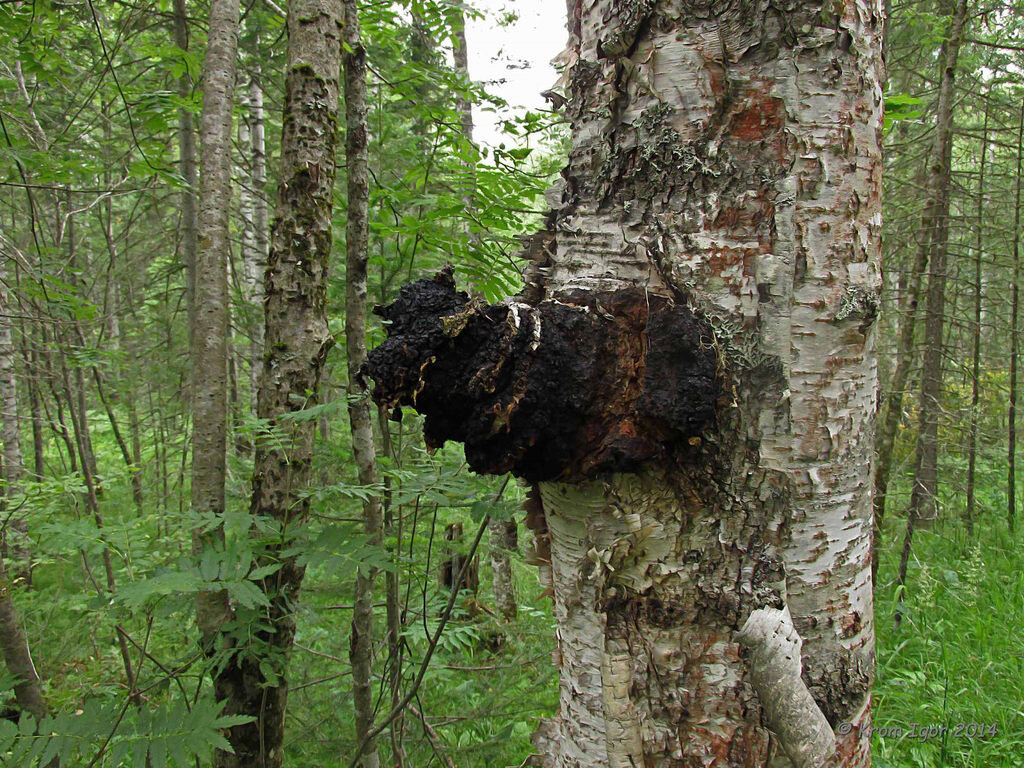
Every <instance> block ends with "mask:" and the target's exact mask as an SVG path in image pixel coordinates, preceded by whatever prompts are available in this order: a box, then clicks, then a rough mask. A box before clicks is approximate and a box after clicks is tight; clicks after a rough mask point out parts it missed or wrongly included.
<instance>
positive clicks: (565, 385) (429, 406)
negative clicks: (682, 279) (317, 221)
mask: <svg viewBox="0 0 1024 768" xmlns="http://www.w3.org/2000/svg"><path fill="white" fill-rule="evenodd" d="M374 311H375V312H376V313H377V314H378V315H380V316H381V317H383V318H384V319H385V320H387V321H389V325H388V327H387V333H388V338H387V340H386V341H385V342H384V343H383V344H381V345H380V346H379V347H377V348H376V349H374V350H373V351H372V352H370V354H369V359H368V361H367V364H366V367H365V370H366V372H367V373H368V374H369V375H370V377H372V378H373V380H374V382H375V384H376V387H375V389H374V393H373V397H374V400H375V401H376V402H378V403H380V404H382V405H383V406H385V407H386V408H388V409H392V408H399V407H401V406H411V407H413V408H415V409H416V410H417V411H419V412H420V413H422V414H423V415H424V416H425V417H426V420H425V424H424V432H425V436H426V440H427V444H428V445H430V446H432V447H438V446H441V445H442V444H444V442H445V441H446V440H457V441H459V442H462V443H464V444H465V448H466V459H467V461H468V462H469V465H470V467H471V468H472V469H473V470H474V471H476V472H480V473H486V474H504V473H505V472H512V473H513V474H515V475H516V476H518V477H522V478H524V479H526V480H530V481H534V482H537V481H541V480H555V479H558V480H563V481H574V480H582V479H585V478H590V477H594V476H595V475H597V474H598V473H601V472H610V471H620V472H622V471H625V472H628V471H633V470H635V469H637V468H638V467H639V466H640V465H641V464H642V463H643V462H645V461H650V460H652V459H662V458H665V457H666V456H667V455H669V454H671V453H672V452H673V451H676V450H679V451H685V450H687V449H689V444H688V441H689V439H690V438H693V437H696V436H697V435H699V434H700V432H701V430H702V428H703V427H704V426H705V425H706V424H707V422H708V421H709V420H710V419H711V418H712V416H713V415H714V412H715V402H716V400H717V399H718V393H719V389H720V386H719V381H718V379H717V377H716V369H717V365H718V359H717V354H716V350H715V347H714V344H713V336H712V333H711V331H710V329H709V328H708V327H707V326H706V325H705V324H704V323H703V322H702V321H700V320H699V319H698V318H697V317H695V316H694V315H693V313H692V312H691V311H690V310H689V309H688V308H686V307H684V306H681V305H679V304H677V303H675V302H673V301H672V300H671V299H668V298H665V297H662V296H657V295H653V294H649V293H647V292H646V291H644V290H643V289H642V288H627V289H622V290H617V291H612V292H605V293H591V292H582V291H579V292H572V293H567V294H564V295H561V296H559V297H558V299H557V300H546V301H543V302H541V303H539V304H537V305H530V304H525V303H520V302H516V301H514V300H512V301H509V302H506V303H501V304H490V305H485V304H483V303H482V302H479V301H475V300H470V298H469V296H468V295H467V294H466V293H465V292H461V291H456V289H455V281H454V279H453V277H452V272H451V270H450V269H445V270H444V271H442V272H439V273H438V274H437V275H435V276H434V277H433V278H428V279H424V280H419V281H417V282H415V283H411V284H409V285H406V286H404V287H403V288H402V290H401V293H400V295H399V297H398V298H397V299H396V300H395V301H394V302H393V303H392V304H390V305H388V306H387V307H378V308H377V309H375V310H374ZM690 450H692V449H690Z"/></svg>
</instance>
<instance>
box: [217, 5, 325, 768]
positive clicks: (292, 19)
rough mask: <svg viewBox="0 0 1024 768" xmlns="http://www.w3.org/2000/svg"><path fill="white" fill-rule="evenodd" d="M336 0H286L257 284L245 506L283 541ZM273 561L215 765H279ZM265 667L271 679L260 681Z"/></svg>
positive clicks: (289, 567) (320, 205)
mask: <svg viewBox="0 0 1024 768" xmlns="http://www.w3.org/2000/svg"><path fill="white" fill-rule="evenodd" d="M341 26H342V8H341V2H340V0H293V2H291V3H289V5H288V18H287V29H288V59H287V76H286V80H285V96H284V120H283V123H282V137H281V171H280V174H279V175H278V187H277V205H276V208H275V211H274V225H273V228H272V230H271V237H270V253H269V257H268V261H267V273H266V280H265V283H264V286H265V290H266V294H265V299H264V307H265V310H266V326H265V327H266V340H265V344H266V354H265V357H264V363H265V364H264V368H263V372H262V377H261V379H260V388H259V399H258V410H257V415H258V416H259V418H260V419H263V420H266V422H267V424H268V425H269V426H270V428H271V429H272V430H273V431H274V438H273V439H271V440H267V441H262V442H259V443H258V444H257V447H256V458H255V467H254V471H253V495H252V506H251V511H252V514H253V515H254V516H260V517H265V518H269V519H270V520H271V521H272V522H273V523H274V524H275V525H277V526H279V527H280V530H281V544H280V547H281V548H288V547H289V546H290V545H291V542H292V537H293V535H294V534H295V533H296V532H297V531H298V530H300V529H301V527H302V526H303V525H304V523H305V521H306V517H307V513H308V511H309V499H308V497H307V496H306V494H305V491H306V489H307V488H308V486H309V482H310V477H311V467H312V460H313V430H314V427H315V421H313V420H310V419H300V420H293V419H290V418H289V416H290V415H291V414H294V413H296V412H297V411H301V410H303V409H305V408H309V407H313V406H315V405H317V403H319V402H320V379H321V375H322V373H323V366H324V361H325V360H326V358H327V352H328V350H329V349H330V347H331V345H332V343H333V339H332V336H331V334H330V331H329V329H328V325H327V309H326V303H327V273H328V265H329V259H330V252H331V238H332V234H331V232H332V230H331V212H332V202H333V191H334V177H335V147H336V144H337V131H338V95H339V91H338V85H339V83H338V80H339V73H340V68H341ZM267 560H268V562H275V563H276V562H280V563H281V568H280V569H279V570H278V571H277V572H276V573H274V574H272V575H270V576H268V577H267V578H266V579H264V580H263V582H262V588H263V590H264V592H265V593H266V595H267V598H268V600H269V601H270V606H269V607H268V608H267V609H266V612H265V614H263V615H261V616H260V617H259V620H260V621H261V622H265V623H268V624H269V625H270V626H272V627H273V631H272V632H266V631H254V632H253V633H252V636H251V638H250V639H249V642H248V643H247V644H246V646H245V647H241V646H240V647H238V648H237V649H236V655H235V656H234V658H233V659H232V660H231V662H230V663H229V664H228V665H227V666H226V667H225V668H224V669H223V671H221V672H220V673H219V674H218V676H217V678H216V680H215V685H216V690H217V696H218V699H221V700H224V701H226V702H227V704H226V707H225V711H226V712H229V713H234V714H247V715H251V716H253V717H255V718H256V720H255V722H253V723H249V724H247V725H240V726H236V727H234V728H231V729H230V731H229V733H228V740H229V741H230V742H231V745H232V747H233V748H234V750H235V754H233V755H232V754H228V753H226V752H222V751H218V752H217V755H216V761H217V765H218V766H219V767H220V768H279V767H280V766H281V765H282V761H283V759H284V718H285V711H286V704H287V697H288V677H287V672H288V669H287V663H288V658H289V655H290V652H291V648H292V643H293V641H294V638H295V618H294V612H295V606H296V602H297V600H298V596H299V590H300V588H301V585H302V577H303V575H304V572H305V569H304V568H303V567H301V566H300V565H299V564H298V563H297V562H296V561H295V559H294V558H284V559H281V557H280V555H279V554H276V553H275V552H273V551H272V552H270V553H268V555H267ZM268 663H269V664H270V665H271V667H272V669H273V671H274V673H275V679H273V680H268V679H267V677H266V676H265V674H264V673H265V671H266V670H267V664H268Z"/></svg>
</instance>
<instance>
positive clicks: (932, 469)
mask: <svg viewBox="0 0 1024 768" xmlns="http://www.w3.org/2000/svg"><path fill="white" fill-rule="evenodd" d="M966 21H967V0H957V2H956V7H955V9H954V12H953V16H952V18H951V19H950V27H949V34H948V37H947V39H946V40H945V41H944V42H943V47H942V57H941V61H942V78H941V84H940V88H939V106H938V110H937V112H936V117H935V149H934V150H933V156H932V157H933V162H936V165H934V166H933V168H932V173H933V174H935V175H936V176H937V177H938V178H937V181H936V184H937V187H938V190H939V194H937V195H936V198H937V199H938V200H939V201H940V207H939V210H938V216H937V218H936V220H935V222H934V224H933V228H934V236H933V237H932V243H931V245H932V249H931V258H930V259H929V267H928V296H927V303H926V306H925V337H924V361H923V364H922V368H921V397H920V402H919V403H918V408H919V422H918V434H917V452H916V456H915V464H914V481H913V487H912V490H911V496H910V509H909V510H908V513H907V514H908V518H909V519H910V521H911V523H912V524H913V525H917V524H918V523H920V522H922V521H932V520H934V519H935V518H936V517H937V516H938V504H937V500H938V490H939V489H938V484H939V464H938V460H939V455H938V440H939V417H940V414H941V413H942V406H941V403H940V401H939V398H940V395H941V389H942V348H943V347H942V341H943V338H942V337H943V329H944V327H945V319H946V316H945V305H946V277H947V266H946V262H947V255H948V251H949V187H950V174H951V171H952V154H953V100H954V97H955V80H956V69H957V61H958V59H959V54H960V43H961V41H962V40H963V33H964V26H965V24H966ZM908 541H909V539H908ZM904 576H905V573H904ZM899 581H900V583H901V584H902V583H904V582H903V579H902V578H901V579H900V580H899ZM901 594H902V593H901Z"/></svg>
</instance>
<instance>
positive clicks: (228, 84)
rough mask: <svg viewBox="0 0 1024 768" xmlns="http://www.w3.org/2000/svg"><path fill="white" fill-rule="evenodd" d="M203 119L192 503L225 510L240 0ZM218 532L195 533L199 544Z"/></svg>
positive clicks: (203, 611) (210, 47) (208, 641)
mask: <svg viewBox="0 0 1024 768" xmlns="http://www.w3.org/2000/svg"><path fill="white" fill-rule="evenodd" d="M206 45H207V47H206V62H205V64H204V66H203V114H202V119H201V121H200V129H199V130H200V158H199V164H200V172H201V176H200V180H199V229H198V244H199V250H198V251H197V253H196V261H195V266H196V281H195V306H194V312H193V333H192V342H193V346H192V357H191V365H192V420H193V428H192V509H193V511H194V512H196V513H198V514H201V515H210V516H213V517H214V518H216V517H217V516H218V515H221V514H223V512H224V483H225V478H226V473H227V453H226V450H227V424H228V404H227V391H228V390H227V387H228V379H227V376H228V303H229V299H228V259H229V256H230V249H231V230H230V212H231V113H232V109H233V108H234V89H235V59H236V57H237V55H238V0H213V1H212V2H211V4H210V23H209V34H208V36H207V44H206ZM216 538H217V536H216V535H215V534H210V535H206V536H198V535H197V536H195V537H194V540H193V546H194V549H195V550H196V552H199V551H201V550H202V549H203V547H205V546H209V545H211V544H212V543H213V541H215V540H216ZM196 617H197V621H198V624H199V629H200V632H201V633H202V635H203V643H204V645H205V646H206V647H207V648H208V649H209V650H212V649H213V643H214V641H215V639H216V637H217V633H218V631H219V629H220V627H221V626H222V625H223V624H224V623H226V622H227V621H229V620H230V618H231V607H230V605H229V604H228V596H227V592H226V591H223V590H221V591H218V592H203V593H200V594H199V595H198V597H197V598H196Z"/></svg>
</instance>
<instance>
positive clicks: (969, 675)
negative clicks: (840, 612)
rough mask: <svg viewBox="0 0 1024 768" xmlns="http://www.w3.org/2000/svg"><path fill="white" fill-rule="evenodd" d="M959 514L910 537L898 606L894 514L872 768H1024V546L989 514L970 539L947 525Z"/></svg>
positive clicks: (880, 596) (881, 594) (883, 585)
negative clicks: (1023, 557)
mask: <svg viewBox="0 0 1024 768" xmlns="http://www.w3.org/2000/svg"><path fill="white" fill-rule="evenodd" d="M893 501H898V499H893ZM950 501H951V502H952V501H955V499H951V500H950ZM961 508H962V507H961V506H960V505H954V504H953V503H950V504H949V505H948V506H947V508H946V510H945V513H946V515H947V517H944V518H943V519H942V520H940V521H938V522H937V523H936V524H935V525H934V526H933V527H932V528H928V529H918V530H916V531H915V532H914V537H913V554H912V557H911V560H910V567H909V569H908V576H907V586H906V589H905V591H904V594H903V598H904V599H903V601H902V603H901V602H900V601H899V590H898V588H897V585H896V574H897V567H898V564H899V557H900V548H901V546H902V538H903V530H904V524H905V518H903V517H902V515H899V514H893V513H890V518H891V519H890V521H889V525H888V526H887V529H886V535H885V541H884V544H883V549H882V553H881V555H882V556H881V559H880V564H879V572H878V580H877V584H876V588H875V619H876V636H877V678H876V681H875V688H874V718H873V719H874V731H873V733H872V749H873V755H874V763H873V764H874V765H875V766H876V768H890V767H892V768H904V766H907V767H910V766H914V767H915V768H916V767H918V766H920V767H921V768H932V767H933V766H935V767H938V766H943V767H944V766H951V767H952V766H955V767H956V768H960V767H961V766H962V767H963V768H996V767H1002V766H1005V767H1006V768H1011V767H1012V768H1016V767H1017V766H1020V765H1024V634H1022V627H1024V571H1022V570H1021V568H1020V555H1019V550H1020V536H1019V534H1018V535H1017V536H1016V537H1014V536H1012V535H1010V534H1009V533H1008V532H1007V526H1006V522H1005V520H1003V519H1001V518H996V517H995V516H994V515H991V514H987V515H985V516H983V517H982V518H981V519H980V520H978V521H977V523H976V526H975V531H976V533H975V536H974V537H973V538H968V536H967V534H966V532H965V530H964V526H963V524H962V522H960V521H958V520H952V519H949V515H952V514H954V511H955V510H957V509H961ZM892 509H900V507H899V506H897V505H896V504H894V505H893V507H892ZM898 610H899V611H902V616H903V619H902V622H901V624H900V626H899V627H898V628H896V627H895V626H894V615H895V614H896V612H897V611H898Z"/></svg>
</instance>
